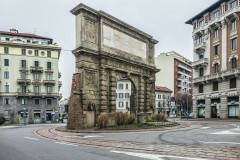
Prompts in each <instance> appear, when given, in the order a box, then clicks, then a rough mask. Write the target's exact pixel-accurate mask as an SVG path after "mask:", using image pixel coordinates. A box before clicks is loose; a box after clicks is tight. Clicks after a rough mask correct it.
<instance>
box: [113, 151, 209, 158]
mask: <svg viewBox="0 0 240 160" xmlns="http://www.w3.org/2000/svg"><path fill="white" fill-rule="evenodd" d="M111 152H112V153H120V154H126V155H129V156H134V157H140V158H146V159H151V160H164V159H163V158H177V159H184V160H209V159H202V158H192V157H179V156H170V155H157V154H148V153H136V152H124V151H111Z"/></svg>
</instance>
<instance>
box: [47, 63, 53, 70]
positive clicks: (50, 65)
mask: <svg viewBox="0 0 240 160" xmlns="http://www.w3.org/2000/svg"><path fill="white" fill-rule="evenodd" d="M51 68H52V63H51V62H47V69H49V70H50V69H51Z"/></svg>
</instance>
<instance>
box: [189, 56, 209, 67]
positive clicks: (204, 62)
mask: <svg viewBox="0 0 240 160" xmlns="http://www.w3.org/2000/svg"><path fill="white" fill-rule="evenodd" d="M206 65H208V58H203V59H200V60H198V61H195V62H193V63H192V66H193V67H194V68H197V67H200V66H206Z"/></svg>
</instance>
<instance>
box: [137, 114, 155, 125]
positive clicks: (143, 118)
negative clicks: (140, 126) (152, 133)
mask: <svg viewBox="0 0 240 160" xmlns="http://www.w3.org/2000/svg"><path fill="white" fill-rule="evenodd" d="M151 116H152V113H138V115H137V121H138V123H144V122H146V120H149V119H151Z"/></svg>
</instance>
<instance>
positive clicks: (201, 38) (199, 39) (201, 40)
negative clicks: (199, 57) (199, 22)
mask: <svg viewBox="0 0 240 160" xmlns="http://www.w3.org/2000/svg"><path fill="white" fill-rule="evenodd" d="M198 42H199V44H201V43H202V42H203V37H202V36H199V38H198Z"/></svg>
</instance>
